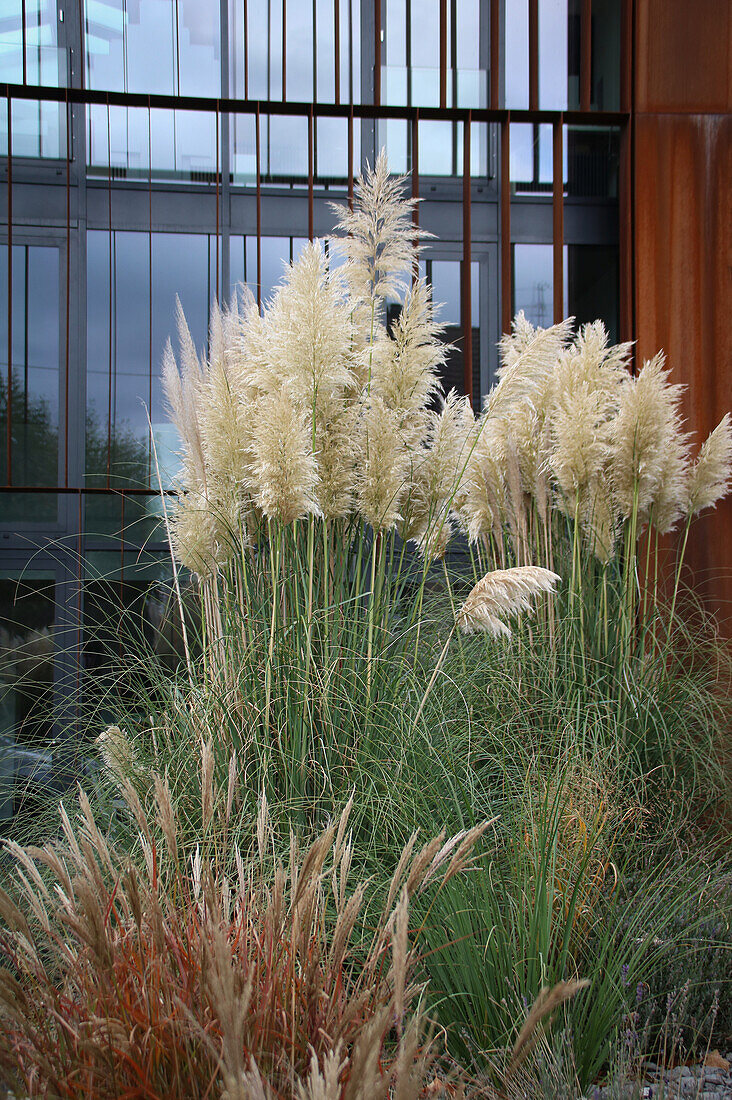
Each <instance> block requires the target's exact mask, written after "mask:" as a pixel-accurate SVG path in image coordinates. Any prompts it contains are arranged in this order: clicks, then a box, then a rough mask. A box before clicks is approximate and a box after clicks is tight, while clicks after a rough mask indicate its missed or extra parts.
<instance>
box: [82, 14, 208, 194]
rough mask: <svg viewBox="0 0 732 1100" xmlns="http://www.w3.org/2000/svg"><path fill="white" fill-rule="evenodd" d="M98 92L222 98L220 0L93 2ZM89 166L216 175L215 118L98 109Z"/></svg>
mask: <svg viewBox="0 0 732 1100" xmlns="http://www.w3.org/2000/svg"><path fill="white" fill-rule="evenodd" d="M84 12H85V17H86V33H85V46H86V74H87V84H88V86H89V87H90V88H101V89H109V90H114V91H128V92H151V93H155V92H157V93H161V94H168V95H191V96H210V97H216V96H220V95H221V50H220V28H219V3H218V0H177V2H176V3H175V4H173V3H170V0H137V3H135V4H129V5H128V3H127V0H85V5H84ZM87 117H88V137H87V144H88V163H89V166H90V168H92V169H97V170H100V169H107V170H109V169H110V168H115V169H122V170H124V172H125V174H130V175H133V176H134V175H144V176H147V174H148V172H150V171H151V172H152V173H153V175H154V176H156V177H160V176H162V177H165V176H166V175H171V174H184V175H185V176H187V177H188V178H191V177H193V178H196V176H197V175H200V174H201V173H211V172H214V171H215V170H216V148H215V146H216V122H215V116H213V115H212V114H206V113H203V112H196V111H163V110H153V111H151V112H150V113H149V114H148V111H147V110H146V109H144V108H127V107H111V108H109V109H107V107H106V106H94V105H92V106H90V107H89V108H88V110H87Z"/></svg>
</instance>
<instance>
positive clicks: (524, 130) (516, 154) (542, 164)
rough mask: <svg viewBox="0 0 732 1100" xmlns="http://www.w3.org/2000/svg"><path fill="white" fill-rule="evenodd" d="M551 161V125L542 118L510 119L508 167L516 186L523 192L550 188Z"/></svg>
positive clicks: (541, 191) (546, 190) (535, 191)
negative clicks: (538, 122)
mask: <svg viewBox="0 0 732 1100" xmlns="http://www.w3.org/2000/svg"><path fill="white" fill-rule="evenodd" d="M565 158H566V152H565ZM553 165H554V153H553V136H552V127H551V125H550V124H549V123H543V122H542V123H540V124H537V123H532V122H512V123H511V133H510V166H509V170H510V175H511V182H512V183H515V184H516V190H517V191H519V192H522V193H526V194H530V193H532V192H533V193H547V192H550V191H551V189H552V177H553Z"/></svg>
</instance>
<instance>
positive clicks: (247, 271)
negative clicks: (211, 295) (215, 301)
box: [229, 236, 306, 302]
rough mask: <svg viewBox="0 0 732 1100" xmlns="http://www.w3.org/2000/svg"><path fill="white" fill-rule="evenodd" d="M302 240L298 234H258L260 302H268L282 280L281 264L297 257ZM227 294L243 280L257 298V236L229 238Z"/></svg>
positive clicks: (282, 267) (302, 243) (303, 242)
mask: <svg viewBox="0 0 732 1100" xmlns="http://www.w3.org/2000/svg"><path fill="white" fill-rule="evenodd" d="M305 243H306V241H305V240H304V239H303V238H301V237H295V238H291V237H262V238H261V257H262V294H261V300H262V302H266V301H268V299H269V298H270V297H271V296H272V293H273V291H274V289H275V287H276V286H277V285H278V284H279V283H280V281H281V280H282V275H283V272H284V268H285V264H288V263H291V262H292V260H293V259H297V257H298V256H299V254H300V250H301V249H302V247H303V245H304V244H305ZM229 247H230V253H229V256H230V259H229V270H230V273H231V293H232V294H233V293H234V291H235V290H236V287H237V286H238V285H239V284H240V283H243V284H244V285H245V286H247V287H248V288H249V290H250V291H251V293H252V294H253V296H254V297H255V298H256V297H257V238H256V237H242V236H232V237H231V238H230V246H229Z"/></svg>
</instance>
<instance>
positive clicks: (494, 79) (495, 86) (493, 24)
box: [490, 0, 501, 111]
mask: <svg viewBox="0 0 732 1100" xmlns="http://www.w3.org/2000/svg"><path fill="white" fill-rule="evenodd" d="M490 5H491V10H490V36H491V41H490V65H491V75H490V80H491V96H490V106H491V110H493V111H497V110H498V104H499V101H500V88H501V72H500V60H499V59H500V56H501V49H500V47H501V23H500V16H501V7H500V0H490Z"/></svg>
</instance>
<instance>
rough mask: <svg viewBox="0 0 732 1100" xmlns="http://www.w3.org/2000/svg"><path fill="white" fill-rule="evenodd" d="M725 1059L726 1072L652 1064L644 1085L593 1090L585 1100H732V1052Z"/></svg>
mask: <svg viewBox="0 0 732 1100" xmlns="http://www.w3.org/2000/svg"><path fill="white" fill-rule="evenodd" d="M724 1059H725V1061H726V1062H727V1067H726V1069H725V1068H722V1067H721V1066H709V1065H706V1066H676V1067H675V1068H674V1069H671V1070H663V1069H662V1068H661V1067H660V1066H657V1065H655V1064H654V1063H653V1062H648V1063H647V1064H646V1067H645V1070H646V1072H645V1079H644V1080H643V1081H642V1082H638V1081H633V1082H627V1083H626V1084H620V1083H615V1084H613V1085H606V1086H604V1087H597V1088H594V1089H590V1092H589V1095H588V1096H587V1097H586V1098H584V1100H732V1050H731V1051H729V1052H728V1053H727V1054H726V1055H725V1056H724Z"/></svg>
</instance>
